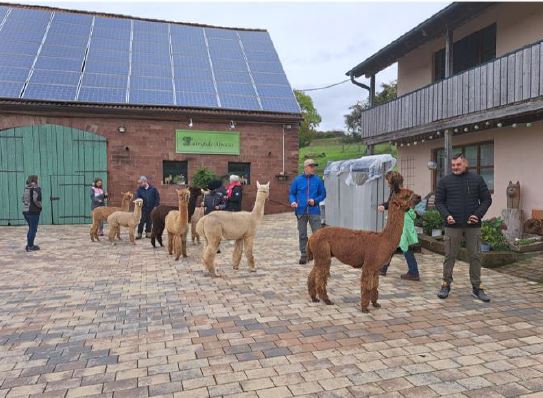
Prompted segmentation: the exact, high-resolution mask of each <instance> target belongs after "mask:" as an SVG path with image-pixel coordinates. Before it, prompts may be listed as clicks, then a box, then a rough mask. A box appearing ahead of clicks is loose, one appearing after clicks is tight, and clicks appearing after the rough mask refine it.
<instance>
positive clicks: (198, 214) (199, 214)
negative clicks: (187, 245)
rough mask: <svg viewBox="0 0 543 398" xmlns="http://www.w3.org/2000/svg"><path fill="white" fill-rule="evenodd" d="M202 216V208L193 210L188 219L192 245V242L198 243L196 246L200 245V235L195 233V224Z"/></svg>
mask: <svg viewBox="0 0 543 398" xmlns="http://www.w3.org/2000/svg"><path fill="white" fill-rule="evenodd" d="M203 216H204V208H203V207H202V206H200V207H197V208H196V209H194V214H193V215H192V218H191V219H190V234H191V238H192V243H193V244H194V241H198V244H200V235H199V234H198V232H197V231H196V224H198V221H200V218H202V217H203Z"/></svg>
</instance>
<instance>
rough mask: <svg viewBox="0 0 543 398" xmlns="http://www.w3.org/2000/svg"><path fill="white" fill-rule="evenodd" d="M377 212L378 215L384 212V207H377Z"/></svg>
mask: <svg viewBox="0 0 543 398" xmlns="http://www.w3.org/2000/svg"><path fill="white" fill-rule="evenodd" d="M377 211H378V212H379V213H382V212H384V211H385V206H383V205H379V207H377Z"/></svg>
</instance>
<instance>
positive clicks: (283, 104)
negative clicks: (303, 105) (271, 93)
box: [260, 95, 300, 113]
mask: <svg viewBox="0 0 543 398" xmlns="http://www.w3.org/2000/svg"><path fill="white" fill-rule="evenodd" d="M260 102H262V108H263V109H264V110H265V111H269V112H288V113H299V112H300V107H299V105H298V102H297V101H296V98H295V97H294V95H291V96H290V98H269V97H260Z"/></svg>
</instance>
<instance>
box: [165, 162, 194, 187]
mask: <svg viewBox="0 0 543 398" xmlns="http://www.w3.org/2000/svg"><path fill="white" fill-rule="evenodd" d="M162 183H163V184H182V185H183V184H188V183H189V181H188V162H187V161H186V160H184V161H177V160H164V161H163V162H162Z"/></svg>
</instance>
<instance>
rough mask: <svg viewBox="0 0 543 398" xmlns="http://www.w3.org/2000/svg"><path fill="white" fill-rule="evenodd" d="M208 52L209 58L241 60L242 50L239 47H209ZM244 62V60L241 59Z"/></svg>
mask: <svg viewBox="0 0 543 398" xmlns="http://www.w3.org/2000/svg"><path fill="white" fill-rule="evenodd" d="M209 54H210V55H211V59H216V58H222V59H233V60H243V52H242V51H241V47H239V46H238V47H210V48H209ZM243 62H245V61H243Z"/></svg>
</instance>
